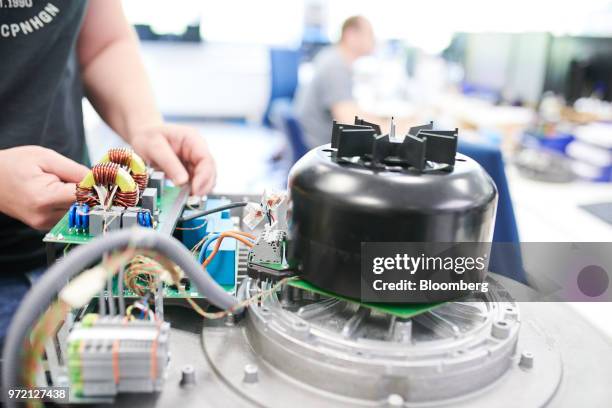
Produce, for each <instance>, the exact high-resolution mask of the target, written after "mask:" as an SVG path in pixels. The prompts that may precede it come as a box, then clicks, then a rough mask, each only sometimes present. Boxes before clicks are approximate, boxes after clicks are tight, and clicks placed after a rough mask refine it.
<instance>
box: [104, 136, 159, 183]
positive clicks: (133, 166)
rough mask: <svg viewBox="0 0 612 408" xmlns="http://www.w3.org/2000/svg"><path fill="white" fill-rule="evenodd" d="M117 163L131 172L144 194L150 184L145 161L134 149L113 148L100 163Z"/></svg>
mask: <svg viewBox="0 0 612 408" xmlns="http://www.w3.org/2000/svg"><path fill="white" fill-rule="evenodd" d="M108 162H111V163H117V164H119V165H121V166H122V167H124V168H126V169H128V170H129V172H130V175H131V176H132V178H133V179H134V181H135V182H136V184H138V189H139V190H140V192H142V191H143V190H144V189H145V188H146V187H147V184H148V180H149V175H148V172H147V166H146V165H145V162H144V160H142V158H141V157H140V156H138V155H137V154H136V153H134V151H133V150H132V149H128V148H125V147H124V148H113V149H110V150H109V151H108V152H107V153H106V154H105V155H104V156H103V157H102V159H101V160H100V163H108Z"/></svg>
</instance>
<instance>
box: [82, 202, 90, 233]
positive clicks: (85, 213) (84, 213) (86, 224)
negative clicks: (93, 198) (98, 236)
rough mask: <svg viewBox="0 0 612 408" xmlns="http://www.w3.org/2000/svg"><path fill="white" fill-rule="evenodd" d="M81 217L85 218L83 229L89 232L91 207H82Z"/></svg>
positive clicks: (85, 205) (84, 205)
mask: <svg viewBox="0 0 612 408" xmlns="http://www.w3.org/2000/svg"><path fill="white" fill-rule="evenodd" d="M81 217H83V219H82V222H81V227H82V228H83V229H84V230H89V206H88V205H87V204H83V205H82V206H81Z"/></svg>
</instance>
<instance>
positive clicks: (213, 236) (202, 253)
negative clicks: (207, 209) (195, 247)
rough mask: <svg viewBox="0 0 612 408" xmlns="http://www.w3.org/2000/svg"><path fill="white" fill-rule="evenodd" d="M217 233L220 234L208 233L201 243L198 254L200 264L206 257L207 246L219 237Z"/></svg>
mask: <svg viewBox="0 0 612 408" xmlns="http://www.w3.org/2000/svg"><path fill="white" fill-rule="evenodd" d="M219 235H220V234H217V233H213V234H210V235H209V236H208V238H207V239H206V241H204V245H202V249H200V256H199V257H198V262H199V263H200V264H202V263H203V262H204V259H205V258H206V250H207V249H208V246H209V245H210V244H212V243H213V241H214V240H216V239H217V238H219Z"/></svg>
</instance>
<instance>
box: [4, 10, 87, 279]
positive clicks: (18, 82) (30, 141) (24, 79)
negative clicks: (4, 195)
mask: <svg viewBox="0 0 612 408" xmlns="http://www.w3.org/2000/svg"><path fill="white" fill-rule="evenodd" d="M0 3H2V2H0ZM14 3H18V5H19V7H16V6H15V5H14ZM22 3H23V4H22ZM2 4H4V6H3V7H2V8H1V10H2V11H0V55H1V56H2V59H3V60H2V63H0V107H1V108H2V109H1V112H2V113H0V149H8V148H11V147H16V146H25V145H37V146H44V147H47V148H50V149H53V150H55V151H56V152H58V153H60V154H62V155H64V156H66V157H69V158H71V159H73V160H76V161H82V160H83V159H84V152H85V132H84V130H83V112H82V110H81V100H82V98H83V89H82V85H81V77H80V71H79V64H78V62H77V58H76V53H75V46H76V41H77V37H78V34H79V32H80V29H81V22H82V20H83V16H84V15H85V10H86V8H87V2H86V1H74V0H50V1H34V2H12V3H11V4H13V5H12V6H11V7H7V4H9V3H7V2H6V1H4V2H3V3H2ZM2 4H0V5H2ZM0 198H1V197H0ZM23 205H24V206H28V205H31V203H28V202H24V203H23ZM43 236H44V233H43V232H41V231H36V230H34V229H32V228H30V227H28V226H27V225H25V224H23V223H22V222H21V221H18V220H15V219H13V218H10V217H9V216H8V215H5V214H0V271H2V272H3V273H9V272H25V271H29V270H32V269H35V268H38V267H41V266H43V265H45V264H46V256H45V247H44V245H43V243H42V238H43Z"/></svg>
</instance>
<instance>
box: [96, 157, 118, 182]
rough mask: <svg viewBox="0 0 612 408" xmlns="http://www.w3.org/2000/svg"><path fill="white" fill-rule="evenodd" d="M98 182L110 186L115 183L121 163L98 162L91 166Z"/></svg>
mask: <svg viewBox="0 0 612 408" xmlns="http://www.w3.org/2000/svg"><path fill="white" fill-rule="evenodd" d="M91 171H92V172H93V176H94V180H95V181H96V184H98V185H102V186H108V185H111V184H115V180H116V179H117V172H118V171H119V164H117V163H98V164H96V165H95V166H93V167H92V168H91Z"/></svg>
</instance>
